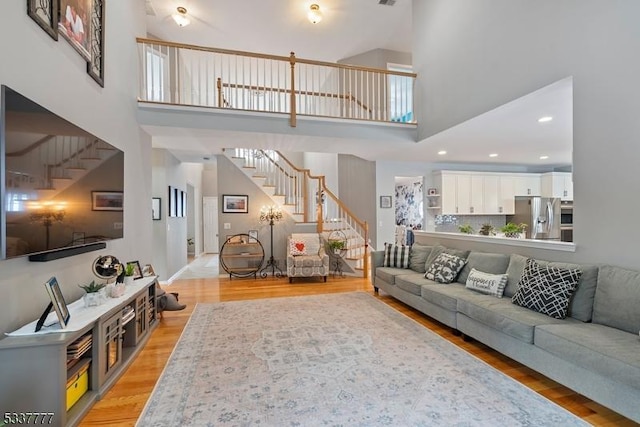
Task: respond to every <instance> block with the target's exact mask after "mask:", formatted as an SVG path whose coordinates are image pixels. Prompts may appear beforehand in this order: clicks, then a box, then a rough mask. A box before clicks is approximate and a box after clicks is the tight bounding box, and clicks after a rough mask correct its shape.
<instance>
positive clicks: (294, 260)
mask: <svg viewBox="0 0 640 427" xmlns="http://www.w3.org/2000/svg"><path fill="white" fill-rule="evenodd" d="M287 264H289V265H291V266H293V267H322V265H323V259H322V258H321V257H319V256H318V255H297V256H294V257H290V258H289V259H288V260H287Z"/></svg>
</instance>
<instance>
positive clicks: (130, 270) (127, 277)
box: [124, 264, 135, 285]
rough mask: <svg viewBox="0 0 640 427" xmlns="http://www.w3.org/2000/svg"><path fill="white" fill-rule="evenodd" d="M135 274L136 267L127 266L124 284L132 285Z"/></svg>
mask: <svg viewBox="0 0 640 427" xmlns="http://www.w3.org/2000/svg"><path fill="white" fill-rule="evenodd" d="M134 273H135V265H134V264H127V265H126V267H125V268H124V284H125V285H131V284H132V283H133V274H134Z"/></svg>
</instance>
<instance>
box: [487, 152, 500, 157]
mask: <svg viewBox="0 0 640 427" xmlns="http://www.w3.org/2000/svg"><path fill="white" fill-rule="evenodd" d="M489 157H498V153H491V154H489Z"/></svg>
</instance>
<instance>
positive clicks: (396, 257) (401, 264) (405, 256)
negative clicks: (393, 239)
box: [382, 243, 411, 268]
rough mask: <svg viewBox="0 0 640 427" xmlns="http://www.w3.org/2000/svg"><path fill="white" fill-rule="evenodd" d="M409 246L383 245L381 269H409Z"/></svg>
mask: <svg viewBox="0 0 640 427" xmlns="http://www.w3.org/2000/svg"><path fill="white" fill-rule="evenodd" d="M410 250H411V246H404V245H402V246H396V245H392V244H391V243H385V244H384V261H383V263H382V266H383V267H398V268H409V252H410Z"/></svg>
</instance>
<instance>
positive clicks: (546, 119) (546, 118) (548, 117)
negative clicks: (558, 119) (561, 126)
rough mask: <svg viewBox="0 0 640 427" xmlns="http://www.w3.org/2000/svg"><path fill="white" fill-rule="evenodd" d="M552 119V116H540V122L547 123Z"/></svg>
mask: <svg viewBox="0 0 640 427" xmlns="http://www.w3.org/2000/svg"><path fill="white" fill-rule="evenodd" d="M551 120H553V117H551V116H544V117H540V118H539V119H538V123H546V122H550V121H551Z"/></svg>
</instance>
